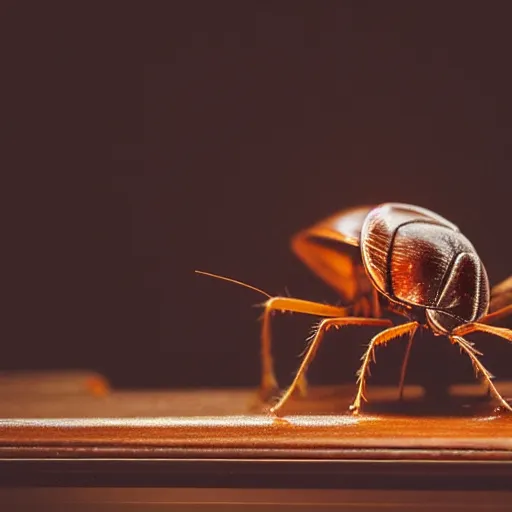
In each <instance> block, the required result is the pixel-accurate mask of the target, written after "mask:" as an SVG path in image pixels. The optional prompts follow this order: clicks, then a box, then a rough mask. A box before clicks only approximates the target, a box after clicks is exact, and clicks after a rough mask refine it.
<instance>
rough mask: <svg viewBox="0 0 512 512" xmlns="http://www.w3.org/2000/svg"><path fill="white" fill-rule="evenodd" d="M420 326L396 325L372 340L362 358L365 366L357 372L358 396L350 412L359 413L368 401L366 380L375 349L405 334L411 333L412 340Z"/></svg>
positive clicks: (415, 324)
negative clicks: (365, 394)
mask: <svg viewBox="0 0 512 512" xmlns="http://www.w3.org/2000/svg"><path fill="white" fill-rule="evenodd" d="M418 325H419V324H418V322H408V323H406V324H402V325H396V326H394V327H390V328H389V329H386V330H385V331H382V332H380V333H379V334H377V335H376V336H374V337H373V338H372V340H371V341H370V344H369V345H368V348H367V350H366V352H365V354H364V355H363V357H362V358H361V359H362V360H363V364H362V365H361V368H360V369H359V371H358V372H357V376H358V379H357V382H358V389H357V394H356V397H355V399H354V402H353V403H352V405H351V406H350V410H351V411H352V412H353V413H354V414H358V413H359V409H360V408H361V401H362V400H365V401H366V398H365V396H364V391H365V380H366V375H367V373H368V369H369V366H370V361H371V359H372V357H373V351H374V349H375V347H377V346H378V345H382V344H385V343H387V342H388V341H390V340H392V339H394V338H398V337H399V336H402V335H403V334H407V333H410V335H411V338H412V337H413V336H414V333H415V332H416V329H417V328H418Z"/></svg>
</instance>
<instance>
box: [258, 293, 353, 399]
mask: <svg viewBox="0 0 512 512" xmlns="http://www.w3.org/2000/svg"><path fill="white" fill-rule="evenodd" d="M274 311H281V312H285V311H287V312H290V313H305V314H308V315H316V316H323V317H344V316H347V315H348V313H349V309H347V308H342V307H337V306H329V305H327V304H319V303H317V302H311V301H308V300H302V299H293V298H291V297H272V298H271V299H269V300H268V301H267V302H266V303H265V311H264V313H263V323H262V330H261V372H262V376H261V384H260V394H261V397H262V398H263V399H264V400H268V399H269V398H270V397H271V396H272V394H273V393H274V392H275V391H276V390H277V389H278V384H277V379H276V376H275V371H274V361H273V358H272V351H271V329H270V318H271V315H272V313H273V312H274ZM306 387H307V384H306V380H305V378H303V379H302V380H301V382H300V383H299V388H300V389H301V391H302V392H303V393H305V392H306Z"/></svg>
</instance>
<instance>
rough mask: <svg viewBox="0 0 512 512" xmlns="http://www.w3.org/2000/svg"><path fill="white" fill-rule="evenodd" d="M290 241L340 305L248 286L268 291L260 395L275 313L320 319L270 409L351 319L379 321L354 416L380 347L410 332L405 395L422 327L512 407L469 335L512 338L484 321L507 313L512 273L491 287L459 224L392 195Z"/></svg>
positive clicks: (299, 383)
mask: <svg viewBox="0 0 512 512" xmlns="http://www.w3.org/2000/svg"><path fill="white" fill-rule="evenodd" d="M291 246H292V250H293V251H294V253H295V254H296V255H297V256H298V258H299V259H300V260H302V261H303V262H304V263H305V264H306V265H307V266H308V267H309V268H310V269H311V270H312V271H313V272H314V273H316V274H317V275H318V276H319V277H320V278H321V279H323V280H324V281H325V282H326V283H327V284H328V285H330V286H331V287H332V288H333V289H334V290H335V291H336V292H337V293H338V294H339V296H340V297H341V299H342V300H343V303H344V304H346V306H343V307H338V306H331V305H326V304H320V303H316V302H311V301H307V300H302V299H296V298H291V297H272V296H270V295H269V294H267V293H265V292H263V291H262V290H259V289H257V288H255V287H252V286H249V285H245V286H248V287H249V288H252V289H255V290H257V291H259V292H261V293H264V294H265V295H266V296H267V297H268V300H267V301H266V302H265V304H264V313H263V317H262V331H261V368H262V377H261V384H260V388H261V393H262V395H263V396H265V397H269V396H271V395H272V393H273V392H274V391H275V390H276V389H277V387H278V386H277V380H276V377H275V372H274V363H273V358H272V354H271V331H270V318H271V314H272V313H273V312H277V311H281V312H292V313H305V314H310V315H314V316H318V317H323V320H322V321H321V322H320V323H319V324H318V326H317V327H316V328H315V331H314V334H313V336H312V337H311V340H310V343H309V345H308V347H307V350H306V352H305V355H304V357H303V359H302V362H301V364H300V366H299V369H298V371H297V373H296V375H295V378H294V379H293V382H292V383H291V385H290V386H289V387H288V389H287V390H286V391H285V392H284V394H283V395H282V396H281V398H280V399H279V401H278V402H277V403H276V404H275V405H274V406H273V407H272V408H271V412H272V413H274V414H277V413H278V412H279V410H280V409H281V408H282V407H283V406H284V404H285V403H286V401H287V400H288V399H289V398H290V397H291V395H292V394H293V392H294V391H295V390H296V389H299V390H301V391H302V392H305V390H306V378H305V376H306V371H307V369H308V366H309V365H310V363H311V361H312V360H313V358H314V356H315V353H316V352H317V350H318V347H319V345H320V343H321V341H322V339H323V337H324V335H325V333H326V332H327V330H328V329H330V328H332V327H335V328H340V327H344V326H347V325H366V326H376V327H383V328H385V329H384V330H382V331H381V332H379V333H378V334H376V335H375V336H374V337H373V338H372V339H371V341H370V343H369V344H368V346H367V348H366V351H365V352H364V354H363V357H362V358H361V360H362V365H361V367H360V368H359V370H358V372H357V392H356V395H355V398H354V400H353V402H352V405H351V406H350V408H349V410H350V411H351V412H352V413H353V414H358V413H359V412H360V410H361V406H362V402H363V401H367V399H366V397H365V389H366V378H367V375H368V373H369V366H370V363H371V361H372V360H373V358H374V351H375V349H376V347H378V346H379V345H385V344H386V343H388V342H389V341H391V340H393V339H395V338H399V337H401V336H403V335H408V336H409V342H408V345H407V348H406V352H405V357H404V360H403V363H402V369H401V374H400V384H399V396H400V397H402V393H403V385H404V378H405V371H406V367H407V364H408V359H409V354H410V350H411V345H412V341H413V338H414V335H415V333H416V331H417V330H418V328H424V329H427V330H429V331H431V332H432V333H433V334H434V335H436V336H446V337H447V338H448V339H449V340H450V342H451V343H453V344H457V345H458V346H459V347H460V349H461V351H463V352H465V353H466V354H467V355H468V356H469V358H470V359H471V362H472V364H473V367H474V369H475V372H476V374H477V376H478V374H481V376H482V377H483V379H484V380H485V381H486V382H487V385H488V387H489V391H490V392H491V393H492V394H493V395H494V396H495V398H496V399H497V400H498V401H499V402H500V403H501V405H502V406H503V407H504V408H505V409H507V410H508V411H512V407H511V406H510V405H509V403H508V402H507V401H506V400H505V399H504V398H503V397H502V396H501V394H500V393H499V391H498V390H497V389H496V387H495V385H494V383H493V381H492V379H493V376H492V375H491V374H490V372H489V371H488V370H487V369H486V368H485V367H484V366H483V364H482V363H481V362H480V360H479V359H478V356H479V355H482V353H481V352H479V351H478V350H476V348H475V347H474V344H473V343H471V342H469V341H468V340H466V339H465V336H467V335H468V334H471V333H473V332H476V331H481V332H486V333H490V334H494V335H496V336H499V337H501V338H504V339H506V340H508V341H512V330H510V329H505V328H501V327H493V326H492V325H490V324H491V323H493V322H494V321H496V320H498V319H501V318H503V317H505V316H506V315H509V314H511V313H512V292H511V290H512V277H511V278H509V279H507V280H506V281H504V282H503V283H502V284H501V285H498V286H496V287H495V288H493V289H492V291H491V289H490V286H489V280H488V277H487V272H486V270H485V267H484V264H483V263H482V261H481V259H480V257H479V256H478V254H477V252H476V250H475V248H474V247H473V245H472V244H471V242H470V241H469V240H468V239H467V238H466V237H465V236H464V235H463V234H462V233H461V231H460V229H459V228H458V227H457V226H456V225H455V224H453V223H451V222H449V221H448V220H446V219H445V218H443V217H442V216H440V215H438V214H436V213H434V212H432V211H430V210H428V209H426V208H422V207H419V206H413V205H409V204H403V203H391V202H388V203H383V204H380V205H377V206H375V205H374V206H360V207H355V208H349V209H346V210H342V211H340V212H338V213H336V214H335V215H332V216H330V217H328V218H327V219H324V220H322V221H320V222H319V223H317V224H315V225H313V226H311V227H309V228H307V229H305V230H303V231H300V232H299V233H298V234H296V235H295V236H293V237H292V240H291ZM214 277H220V276H215V275H214ZM227 279H228V280H230V279H229V278H227ZM231 281H234V280H231ZM234 282H237V283H238V284H244V283H240V282H239V281H234ZM389 313H392V314H395V315H399V316H401V317H403V318H405V320H406V321H405V323H402V324H398V325H395V324H394V323H393V322H392V321H391V319H390V318H388V317H389V316H390V315H389Z"/></svg>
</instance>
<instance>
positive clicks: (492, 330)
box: [453, 322, 512, 341]
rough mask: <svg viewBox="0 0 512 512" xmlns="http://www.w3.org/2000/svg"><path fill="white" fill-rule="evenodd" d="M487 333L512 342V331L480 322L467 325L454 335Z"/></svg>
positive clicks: (459, 328)
mask: <svg viewBox="0 0 512 512" xmlns="http://www.w3.org/2000/svg"><path fill="white" fill-rule="evenodd" d="M477 331H480V332H487V333H489V334H494V335H496V336H499V337H500V338H504V339H506V340H508V341H512V329H505V328H503V327H494V326H492V325H487V324H481V323H480V322H475V323H471V324H467V325H462V326H461V327H458V328H457V329H455V330H454V331H453V334H454V335H457V336H465V335H466V334H470V333H472V332H477Z"/></svg>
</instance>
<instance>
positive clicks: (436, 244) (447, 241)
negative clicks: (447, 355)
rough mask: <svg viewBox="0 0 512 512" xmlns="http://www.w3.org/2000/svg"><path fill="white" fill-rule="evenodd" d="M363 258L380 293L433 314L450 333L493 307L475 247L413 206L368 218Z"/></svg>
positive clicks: (386, 207) (396, 206)
mask: <svg viewBox="0 0 512 512" xmlns="http://www.w3.org/2000/svg"><path fill="white" fill-rule="evenodd" d="M360 244H361V257H362V260H363V263H364V266H365V269H366V271H367V273H368V275H369V277H370V279H371V280H372V282H373V283H374V285H375V286H376V287H377V289H378V290H379V291H380V292H381V293H383V294H384V295H386V296H387V297H388V298H390V299H391V300H393V301H396V302H399V303H402V304H407V305H410V306H416V307H420V308H424V309H428V310H431V311H430V312H429V314H428V317H429V319H430V320H431V322H432V323H433V324H434V327H437V329H438V330H440V331H443V332H447V331H450V330H451V329H453V328H454V327H456V326H457V325H461V324H462V323H466V322H471V321H476V320H477V319H478V318H480V317H481V316H483V315H484V314H485V313H486V312H487V310H488V308H489V282H488V278H487V273H486V271H485V268H484V266H483V264H482V262H481V260H480V258H479V257H478V254H477V253H476V251H475V249H474V247H473V245H472V244H471V243H470V242H469V240H468V239H467V238H466V237H465V236H464V235H463V234H462V233H461V232H460V230H459V229H458V228H457V226H455V225H454V224H452V223H451V222H449V221H447V220H446V219H444V218H443V217H441V216H439V215H437V214H435V213H433V212H431V211H429V210H426V209H424V208H419V207H416V206H412V205H406V204H400V203H386V204H383V205H380V206H378V207H376V208H374V209H372V210H371V211H370V212H369V213H368V215H367V217H366V218H365V221H364V224H363V227H362V230H361V237H360Z"/></svg>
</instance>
